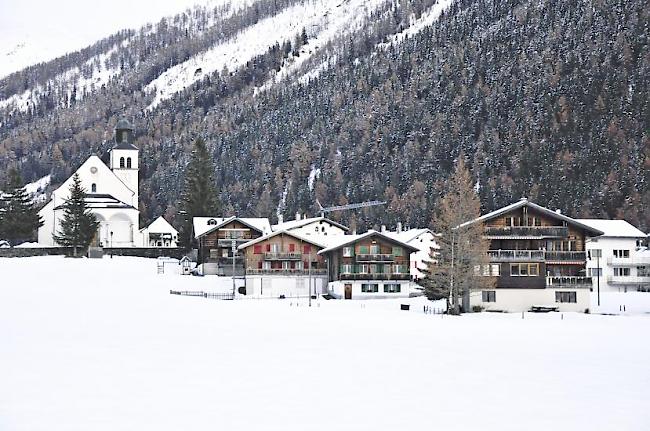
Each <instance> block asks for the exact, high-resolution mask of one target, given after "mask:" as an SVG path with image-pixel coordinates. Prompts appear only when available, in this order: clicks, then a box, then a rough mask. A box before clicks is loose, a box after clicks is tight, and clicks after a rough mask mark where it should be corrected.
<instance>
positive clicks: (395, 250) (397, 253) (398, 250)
mask: <svg viewBox="0 0 650 431" xmlns="http://www.w3.org/2000/svg"><path fill="white" fill-rule="evenodd" d="M393 256H404V250H403V249H402V247H393Z"/></svg>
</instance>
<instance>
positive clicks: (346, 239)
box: [318, 230, 418, 254]
mask: <svg viewBox="0 0 650 431" xmlns="http://www.w3.org/2000/svg"><path fill="white" fill-rule="evenodd" d="M371 236H378V237H381V238H384V239H386V240H388V241H391V242H394V243H396V244H399V245H401V246H402V247H404V248H406V249H407V250H411V251H412V252H413V251H418V248H417V247H413V246H412V245H410V244H407V243H405V242H403V241H400V240H398V239H395V238H393V237H391V236H388V235H386V234H384V233H381V232H377V231H376V230H369V231H368V232H366V233H362V234H358V235H338V236H333V237H331V239H332V240H331V242H330V243H329V245H328V247H327V248H324V249H323V250H321V251H319V252H318V254H325V253H329V252H330V251H334V250H337V249H339V248H341V247H345V246H346V245H350V244H354V243H355V242H357V241H360V240H362V239H365V238H368V237H371Z"/></svg>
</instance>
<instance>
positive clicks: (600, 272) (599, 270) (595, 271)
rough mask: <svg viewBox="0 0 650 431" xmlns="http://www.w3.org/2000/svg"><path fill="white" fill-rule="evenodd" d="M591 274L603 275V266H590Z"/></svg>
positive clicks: (592, 275)
mask: <svg viewBox="0 0 650 431" xmlns="http://www.w3.org/2000/svg"><path fill="white" fill-rule="evenodd" d="M589 275H590V276H591V277H602V276H603V269H602V268H589Z"/></svg>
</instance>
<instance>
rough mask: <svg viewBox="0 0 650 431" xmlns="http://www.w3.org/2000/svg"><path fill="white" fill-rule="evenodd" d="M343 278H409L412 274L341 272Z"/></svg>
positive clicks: (340, 276)
mask: <svg viewBox="0 0 650 431" xmlns="http://www.w3.org/2000/svg"><path fill="white" fill-rule="evenodd" d="M339 278H340V279H341V280H409V279H410V278H411V276H410V274H392V273H386V274H385V273H374V274H351V273H341V274H340V275H339Z"/></svg>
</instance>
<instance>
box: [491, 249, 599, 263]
mask: <svg viewBox="0 0 650 431" xmlns="http://www.w3.org/2000/svg"><path fill="white" fill-rule="evenodd" d="M488 256H489V257H490V261H492V262H518V261H519V262H543V261H561V262H584V261H585V259H586V258H587V256H586V254H585V252H584V251H544V250H489V251H488Z"/></svg>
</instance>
